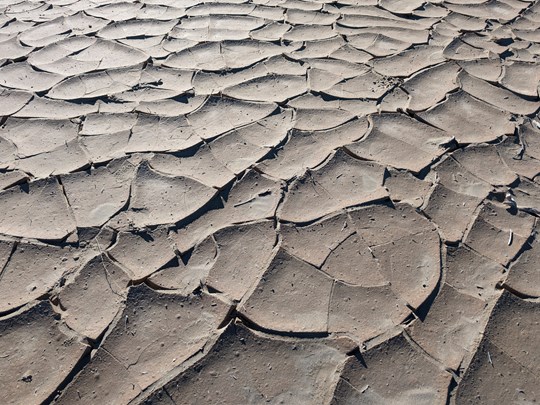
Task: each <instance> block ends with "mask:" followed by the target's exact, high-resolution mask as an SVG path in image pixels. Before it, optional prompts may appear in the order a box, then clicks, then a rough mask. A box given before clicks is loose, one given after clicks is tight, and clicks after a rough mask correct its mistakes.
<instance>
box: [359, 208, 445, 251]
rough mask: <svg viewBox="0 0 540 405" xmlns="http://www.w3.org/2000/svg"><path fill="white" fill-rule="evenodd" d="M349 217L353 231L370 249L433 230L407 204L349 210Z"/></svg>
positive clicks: (433, 228)
mask: <svg viewBox="0 0 540 405" xmlns="http://www.w3.org/2000/svg"><path fill="white" fill-rule="evenodd" d="M349 216H350V217H351V220H352V224H353V229H355V230H356V232H357V233H358V234H359V235H360V236H361V237H362V238H363V239H364V240H365V241H366V243H367V244H368V246H370V247H373V246H378V245H384V244H389V243H391V242H392V241H395V240H398V239H402V238H403V239H410V238H411V237H412V236H414V235H416V234H420V233H429V232H432V231H434V230H435V227H434V225H433V224H432V223H430V222H429V221H428V220H427V219H426V218H425V217H424V216H422V215H420V214H419V213H418V212H417V211H416V210H415V209H414V208H412V207H411V206H410V205H408V204H396V205H395V206H394V207H388V206H386V205H382V204H381V205H371V206H367V207H365V208H360V209H355V210H351V211H349Z"/></svg>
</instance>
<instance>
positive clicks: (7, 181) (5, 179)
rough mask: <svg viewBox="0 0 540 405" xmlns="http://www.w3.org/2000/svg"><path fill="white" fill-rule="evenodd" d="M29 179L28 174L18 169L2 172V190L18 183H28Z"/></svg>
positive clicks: (0, 176) (0, 177)
mask: <svg viewBox="0 0 540 405" xmlns="http://www.w3.org/2000/svg"><path fill="white" fill-rule="evenodd" d="M28 180H29V179H28V175H27V174H26V173H24V172H20V171H18V170H14V171H10V172H6V173H0V190H5V189H7V188H10V187H13V186H15V185H17V184H22V183H26V182H27V181H28Z"/></svg>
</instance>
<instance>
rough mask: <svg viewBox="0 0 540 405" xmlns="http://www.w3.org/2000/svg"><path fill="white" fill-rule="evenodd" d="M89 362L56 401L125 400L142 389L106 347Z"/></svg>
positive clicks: (122, 401)
mask: <svg viewBox="0 0 540 405" xmlns="http://www.w3.org/2000/svg"><path fill="white" fill-rule="evenodd" d="M91 364H92V366H91V367H85V368H84V369H83V370H82V371H81V373H80V374H79V375H78V376H77V379H76V380H75V381H74V382H72V383H71V385H69V386H68V387H67V388H66V389H65V390H64V391H63V393H62V396H61V397H60V398H58V399H57V403H58V404H66V405H67V404H88V405H91V404H94V403H95V402H96V401H104V402H114V401H118V402H119V403H128V402H129V401H130V400H131V399H133V398H134V397H136V396H137V395H138V394H139V393H140V392H141V387H140V386H138V385H137V384H135V383H134V382H133V381H132V380H130V374H129V372H128V371H127V370H126V369H125V367H124V366H123V365H122V364H120V363H119V362H118V361H117V360H116V359H115V358H114V357H113V356H111V355H110V354H109V353H107V352H106V351H105V350H99V351H97V352H96V353H95V354H94V356H93V357H92V363H91Z"/></svg>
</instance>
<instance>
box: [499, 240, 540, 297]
mask: <svg viewBox="0 0 540 405" xmlns="http://www.w3.org/2000/svg"><path fill="white" fill-rule="evenodd" d="M538 245H539V242H538V239H535V240H534V241H533V242H532V243H531V244H530V245H525V251H524V252H523V253H522V254H521V255H520V256H519V259H518V260H517V262H515V263H513V264H512V266H511V267H510V270H509V272H508V277H507V278H506V280H505V281H504V285H505V286H506V287H508V289H510V290H511V291H515V292H516V293H519V294H521V295H523V296H527V297H534V298H538V297H540V288H539V285H540V284H539V282H540V271H539V270H538V260H540V254H539V249H538Z"/></svg>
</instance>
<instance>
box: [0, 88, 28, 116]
mask: <svg viewBox="0 0 540 405" xmlns="http://www.w3.org/2000/svg"><path fill="white" fill-rule="evenodd" d="M32 97H33V96H32V94H30V93H26V92H24V91H16V90H8V89H1V90H0V115H1V116H8V115H12V114H15V113H16V112H17V111H19V110H20V109H21V108H23V107H24V106H25V105H26V104H28V102H30V100H31V99H32Z"/></svg>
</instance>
